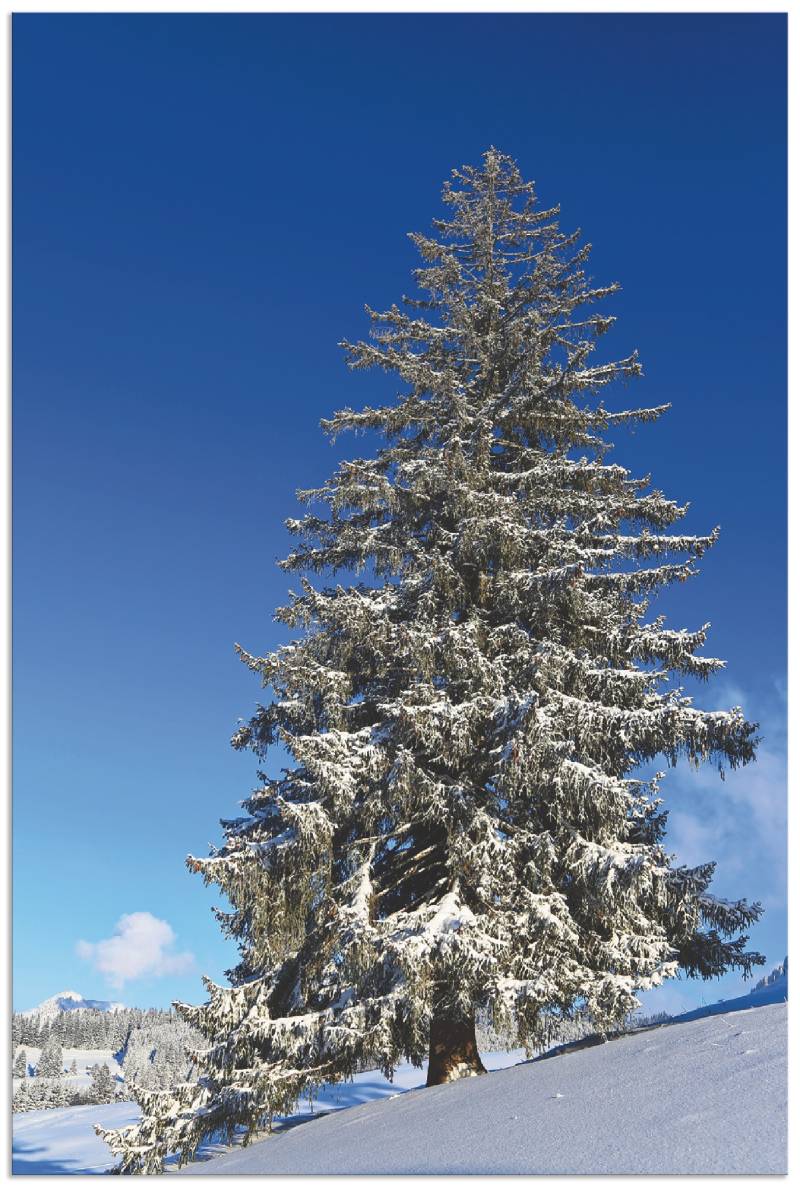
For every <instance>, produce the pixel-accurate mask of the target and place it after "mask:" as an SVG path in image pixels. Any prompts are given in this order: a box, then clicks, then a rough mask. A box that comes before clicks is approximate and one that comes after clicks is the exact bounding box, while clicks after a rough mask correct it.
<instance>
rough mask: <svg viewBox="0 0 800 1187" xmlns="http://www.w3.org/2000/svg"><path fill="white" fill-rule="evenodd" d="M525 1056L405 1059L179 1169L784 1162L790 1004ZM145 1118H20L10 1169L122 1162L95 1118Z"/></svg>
mask: <svg viewBox="0 0 800 1187" xmlns="http://www.w3.org/2000/svg"><path fill="white" fill-rule="evenodd" d="M522 1058H523V1055H522V1053H521V1052H518V1051H517V1052H501V1053H497V1054H495V1055H491V1054H489V1055H484V1056H483V1059H484V1062H485V1064H486V1066H487V1067H488V1068H490V1069H496V1070H493V1071H492V1074H491V1075H489V1076H485V1077H481V1078H480V1079H475V1080H462V1081H460V1082H458V1083H456V1084H450V1085H444V1086H442V1087H439V1088H431V1089H425V1090H424V1091H414V1090H415V1089H421V1088H422V1085H423V1084H424V1082H425V1075H426V1069H425V1068H424V1067H423V1068H422V1069H417V1068H412V1067H410V1066H408V1065H402V1066H401V1067H399V1068H398V1069H397V1072H396V1074H395V1079H394V1082H393V1083H389V1082H388V1081H387V1080H386V1079H385V1078H384V1077H383V1076H381V1075H380V1073H378V1072H364V1073H363V1074H361V1075H359V1076H356V1077H355V1079H354V1081H353V1082H352V1083H349V1084H339V1085H333V1086H331V1087H329V1088H326V1089H324V1090H323V1091H322V1092H321V1093H320V1096H319V1098H318V1099H317V1100H316V1101H315V1102H314V1111H313V1113H312V1111H311V1109H310V1108H309V1106H308V1103H307V1102H304V1103H303V1105H302V1107H301V1108H300V1110H299V1111H298V1113H297V1115H295V1116H294V1117H291V1118H289V1119H287V1120H286V1121H285V1122H284V1124H283V1127H282V1129H281V1130H279V1132H278V1133H276V1134H275V1135H274V1136H273V1137H270V1138H264V1139H262V1140H261V1141H259V1142H256V1143H255V1144H254V1145H252V1146H250V1147H249V1148H247V1149H246V1150H241V1149H235V1150H227V1151H226V1150H222V1149H219V1150H217V1151H216V1152H213V1151H212V1153H213V1156H212V1157H210V1158H209V1159H208V1161H205V1162H197V1163H194V1164H192V1165H191V1166H190V1167H187V1168H186V1170H185V1171H184V1172H183V1173H187V1174H251V1173H252V1174H298V1173H305V1174H313V1173H326V1174H337V1173H338V1174H346V1173H353V1174H358V1173H373V1174H380V1173H403V1172H408V1173H423V1172H428V1173H439V1174H444V1173H448V1172H453V1173H456V1172H458V1173H479V1172H483V1173H487V1174H488V1173H528V1174H547V1173H558V1172H561V1173H576V1174H578V1173H618V1174H622V1173H653V1172H659V1173H665V1174H666V1173H673V1174H680V1173H697V1174H700V1173H736V1174H767V1173H771V1174H779V1173H783V1171H784V1170H785V1164H786V1006H785V1004H784V1005H773V1006H767V1007H764V1008H754V1009H750V1010H747V1012H746V1013H744V1012H733V1013H727V1014H717V1015H715V1014H709V1015H707V1016H705V1017H704V1018H702V1019H698V1020H694V1021H692V1020H689V1021H688V1022H685V1023H684V1022H679V1021H676V1022H675V1023H674V1024H671V1025H667V1026H662V1027H655V1028H653V1029H650V1030H643V1031H638V1032H635V1033H634V1034H631V1035H626V1036H624V1037H622V1038H620V1039H616V1040H614V1041H612V1042H609V1043H606V1044H603V1045H600V1046H595V1047H585V1048H582V1049H580V1048H579V1049H572V1050H567V1051H564V1052H562V1053H560V1054H556V1055H549V1056H545V1057H543V1058H541V1059H539V1060H536V1061H533V1062H530V1063H519V1062H518V1061H519V1060H521V1059H522ZM513 1064H517V1066H510V1065H513ZM502 1069H506V1070H502ZM325 1114H328V1115H327V1116H326V1115H325ZM137 1116H138V1110H137V1108H136V1106H135V1105H133V1104H128V1103H117V1104H111V1105H98V1106H94V1107H89V1108H72V1109H55V1110H51V1111H49V1112H34V1113H24V1114H21V1115H18V1116H16V1117H15V1118H14V1173H15V1174H70V1173H82V1172H83V1173H86V1172H92V1173H100V1172H102V1171H104V1170H107V1169H109V1168H110V1167H111V1165H112V1158H111V1155H110V1153H109V1151H108V1148H107V1147H106V1146H105V1144H104V1143H103V1142H102V1141H101V1139H100V1138H98V1137H97V1136H96V1135H95V1134H94V1131H93V1126H94V1125H96V1124H97V1125H102V1126H104V1127H114V1126H120V1125H126V1124H128V1123H130V1122H133V1121H134V1120H135V1119H136V1118H137ZM312 1119H313V1124H308V1122H309V1121H311V1120H312Z"/></svg>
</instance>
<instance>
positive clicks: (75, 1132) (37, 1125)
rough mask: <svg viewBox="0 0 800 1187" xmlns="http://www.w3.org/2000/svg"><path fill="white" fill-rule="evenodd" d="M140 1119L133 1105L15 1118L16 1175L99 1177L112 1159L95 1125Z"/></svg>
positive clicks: (44, 1111)
mask: <svg viewBox="0 0 800 1187" xmlns="http://www.w3.org/2000/svg"><path fill="white" fill-rule="evenodd" d="M138 1116H139V1109H138V1106H137V1105H135V1104H133V1103H132V1102H131V1101H122V1102H119V1103H117V1104H113V1105H78V1106H76V1107H74V1108H69V1109H36V1110H35V1112H31V1113H16V1114H15V1115H14V1118H13V1121H14V1147H13V1154H12V1158H11V1172H12V1174H14V1175H93V1174H94V1175H99V1174H102V1173H103V1172H104V1171H107V1170H109V1168H110V1167H111V1165H112V1163H113V1159H112V1158H111V1155H110V1153H109V1150H108V1146H107V1145H106V1144H105V1142H104V1141H103V1140H102V1138H99V1137H98V1136H97V1134H96V1133H95V1132H94V1126H95V1125H105V1126H120V1125H130V1124H131V1122H133V1121H136V1120H137V1118H138Z"/></svg>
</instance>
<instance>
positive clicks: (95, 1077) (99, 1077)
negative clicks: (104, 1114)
mask: <svg viewBox="0 0 800 1187" xmlns="http://www.w3.org/2000/svg"><path fill="white" fill-rule="evenodd" d="M89 1075H90V1076H91V1080H92V1096H93V1098H94V1100H95V1101H96V1102H97V1104H99V1105H104V1104H108V1102H109V1101H112V1100H113V1099H114V1094H115V1092H116V1085H115V1083H114V1078H113V1076H112V1075H111V1070H110V1068H109V1066H108V1064H107V1063H96V1064H94V1065H93V1066H92V1067H90V1068H89Z"/></svg>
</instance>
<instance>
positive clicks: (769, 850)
mask: <svg viewBox="0 0 800 1187" xmlns="http://www.w3.org/2000/svg"><path fill="white" fill-rule="evenodd" d="M776 691H778V695H777V696H776V697H775V698H774V699H772V703H769V704H767V705H764V706H762V711H761V712H758V710H756V712H753V711H752V710H753V707H752V706H748V703H747V701H748V698H747V697H746V696H745V695H743V693H742V691H741V689H738V688H735V687H733V686H731V685H728V686H727V687H725V686H723V687H722V688H721V689H720V690H719V693H718V695H717V696H716V697H715V701H716V703H717V704H718V705H719V704H721V705H724V706H726V707H727V706H729V705H733V704H739V705H742V706H743V708H744V711H745V715H746V716H747V717H748V718H749V719H750V720H752V719H753V718H755V719H756V720H758V721H759V729H758V733H759V735H760V736H761V738H762V741H761V743H760V745H759V746H758V748H757V750H756V761H755V762H754V763H751V764H748V765H747V766H745V767H740V768H737V769H736V770H735V771H727V770H726V772H725V780H724V782H723V781H722V780H721V779H720V777H719V773H718V772H717V771H716V770H715V769H714V768H713V767H711V766H705V767H701V768H700V770H699V771H694V770H692V769H691V768H685V767H684V768H682V769H681V770H679V771H678V772H676V773H675V774H674V775H673V776H672V782H673V786H674V787H675V788H676V789H678V790H679V791H680V793H681V794H680V797H679V798H680V803H679V804H677V805H676V807H675V808H674V809H673V811H672V812H670V817H669V831H668V840H667V848H668V849H672V850H674V851H675V852H676V854H677V857H678V860H679V861H683V862H686V863H687V864H688V865H699V864H700V863H701V862H703V861H708V860H709V859H717V860H718V861H719V863H720V871H719V872H720V873H722V872H723V870H724V871H725V872H726V873H727V874H729V875H734V876H737V875H738V876H741V875H742V874H747V875H748V877H749V880H751V881H754V882H757V883H758V889H757V892H756V897H760V898H761V899H762V901H765V900H766V899H773V900H774V901H781V900H782V899H784V897H785V887H786V838H787V820H786V816H787V794H786V791H787V787H786V785H787V769H786V768H787V761H786V716H785V699H784V698H783V697H782V696H781V695H780V690H776ZM667 798H668V797H667ZM666 806H668V804H667V805H666Z"/></svg>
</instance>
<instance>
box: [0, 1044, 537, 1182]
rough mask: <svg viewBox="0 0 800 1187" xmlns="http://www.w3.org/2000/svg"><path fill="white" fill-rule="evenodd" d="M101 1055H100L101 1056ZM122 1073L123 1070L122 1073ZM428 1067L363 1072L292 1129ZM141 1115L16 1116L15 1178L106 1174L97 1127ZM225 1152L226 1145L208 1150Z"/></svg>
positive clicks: (108, 1111)
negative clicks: (389, 1072) (391, 1073)
mask: <svg viewBox="0 0 800 1187" xmlns="http://www.w3.org/2000/svg"><path fill="white" fill-rule="evenodd" d="M95 1054H99V1052H96V1053H95ZM481 1058H482V1059H483V1062H484V1064H485V1065H486V1067H487V1068H501V1067H509V1066H511V1065H512V1064H515V1063H518V1062H519V1060H520V1059H524V1052H522V1051H499V1052H494V1053H489V1054H488V1055H483V1056H482V1057H481ZM117 1070H119V1069H117ZM426 1075H427V1066H426V1065H424V1066H423V1067H422V1068H415V1067H412V1066H411V1065H410V1064H407V1063H404V1064H401V1065H400V1067H398V1068H397V1070H396V1071H395V1076H394V1080H393V1081H392V1082H391V1083H390V1082H389V1081H388V1080H387V1079H386V1077H385V1076H382V1075H381V1074H380V1072H362V1073H361V1074H360V1075H358V1076H356V1077H355V1078H354V1080H353V1081H352V1083H349V1084H332V1085H330V1086H328V1087H326V1088H324V1089H322V1091H321V1092H320V1094H319V1096H318V1097H316V1098H315V1099H314V1103H313V1106H311V1105H309V1103H308V1102H307V1101H302V1102H301V1103H300V1105H299V1107H298V1110H297V1113H296V1114H295V1115H294V1116H293V1117H292V1118H291V1119H290V1120H289V1121H288V1125H293V1124H297V1122H298V1121H299V1120H301V1119H303V1118H305V1119H309V1118H311V1117H312V1116H316V1115H318V1114H321V1113H326V1112H331V1111H335V1110H338V1109H348V1108H350V1107H352V1106H353V1105H360V1104H363V1103H365V1102H366V1101H377V1100H384V1099H385V1098H387V1097H391V1096H396V1095H397V1094H398V1093H400V1092H407V1091H408V1090H409V1089H410V1088H418V1087H420V1086H421V1085H422V1084H424V1083H425V1077H426ZM138 1117H139V1109H138V1106H137V1105H136V1104H134V1103H133V1102H128V1101H126V1102H124V1103H121V1104H112V1105H90V1106H81V1107H78V1108H71V1109H48V1110H43V1109H39V1110H36V1111H34V1112H30V1113H17V1114H16V1115H15V1116H14V1118H13V1129H14V1155H13V1160H14V1168H13V1169H14V1174H19V1175H25V1174H28V1175H48V1174H80V1173H84V1172H85V1173H93V1174H94V1173H97V1174H99V1173H101V1172H102V1171H106V1170H110V1169H111V1167H112V1165H113V1159H112V1157H111V1153H110V1151H109V1149H108V1147H107V1146H106V1144H105V1142H103V1141H102V1140H101V1139H100V1138H98V1137H97V1136H96V1135H95V1133H94V1129H93V1127H94V1126H95V1125H102V1126H104V1127H105V1128H107V1129H112V1128H115V1127H118V1126H121V1125H128V1124H130V1123H131V1122H133V1121H136V1120H137V1119H138ZM208 1148H209V1149H210V1150H214V1149H216V1150H217V1152H219V1153H221V1152H223V1147H221V1146H220V1147H213V1146H210V1147H208Z"/></svg>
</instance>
